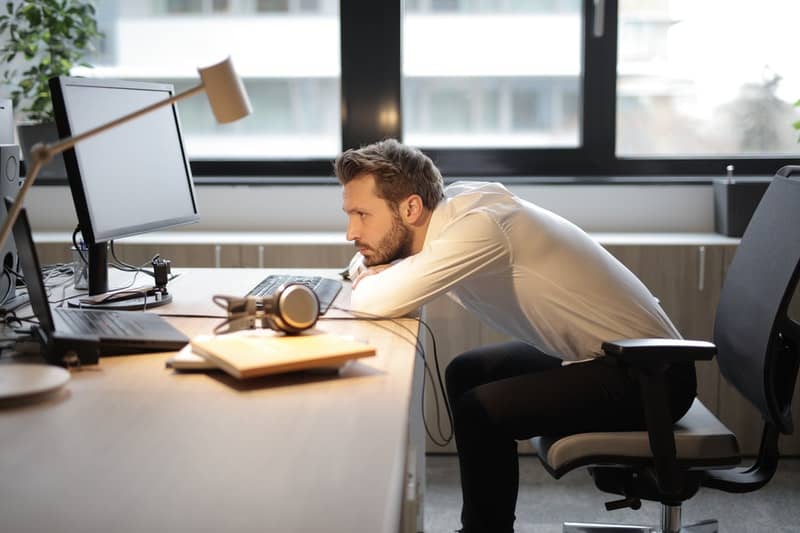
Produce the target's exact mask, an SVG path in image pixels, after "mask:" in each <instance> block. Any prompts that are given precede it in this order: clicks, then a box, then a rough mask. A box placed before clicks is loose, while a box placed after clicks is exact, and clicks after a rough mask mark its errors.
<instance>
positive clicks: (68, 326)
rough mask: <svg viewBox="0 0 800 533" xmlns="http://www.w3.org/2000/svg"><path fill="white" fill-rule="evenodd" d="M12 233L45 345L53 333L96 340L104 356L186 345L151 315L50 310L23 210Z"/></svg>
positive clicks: (177, 332)
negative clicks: (89, 337) (95, 338)
mask: <svg viewBox="0 0 800 533" xmlns="http://www.w3.org/2000/svg"><path fill="white" fill-rule="evenodd" d="M11 203H12V202H11V200H10V199H8V198H6V207H7V208H10V207H11ZM13 232H14V240H15V242H16V245H17V253H18V255H19V261H20V264H21V266H22V276H23V278H24V279H25V285H27V287H28V297H29V298H30V304H31V308H33V313H34V315H36V318H37V319H39V326H38V328H39V330H40V332H41V333H42V334H43V335H44V339H45V342H49V340H50V339H51V338H52V335H53V333H56V332H57V333H59V334H60V335H75V336H91V337H97V338H98V339H99V342H100V346H99V349H100V353H102V354H103V355H113V354H123V353H141V352H164V351H175V350H180V349H181V348H182V347H183V346H185V345H186V343H188V342H189V338H188V337H186V335H184V334H183V333H181V332H180V331H178V330H177V329H175V328H174V327H173V326H172V325H170V324H169V323H168V322H167V321H166V320H164V319H163V318H162V317H160V316H158V315H156V314H153V313H145V312H140V311H104V310H89V309H62V308H55V309H50V304H49V302H48V301H47V290H46V288H45V285H44V280H43V279H42V273H41V269H40V265H39V257H38V255H37V254H36V248H35V247H34V244H33V235H32V233H31V226H30V223H29V221H28V216H27V213H26V211H25V209H22V210H20V213H19V217H18V218H17V220H16V222H15V223H14V229H13Z"/></svg>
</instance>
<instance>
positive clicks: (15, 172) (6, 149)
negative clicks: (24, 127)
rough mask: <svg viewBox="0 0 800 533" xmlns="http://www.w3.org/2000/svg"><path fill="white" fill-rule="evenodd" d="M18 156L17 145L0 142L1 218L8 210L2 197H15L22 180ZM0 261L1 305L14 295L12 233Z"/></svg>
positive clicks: (15, 266) (14, 251) (15, 255)
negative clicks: (0, 263)
mask: <svg viewBox="0 0 800 533" xmlns="http://www.w3.org/2000/svg"><path fill="white" fill-rule="evenodd" d="M19 157H20V151H19V146H18V145H16V144H0V217H2V219H3V220H5V218H6V216H8V212H7V211H6V204H5V202H4V201H2V198H5V197H9V198H16V196H17V191H19V188H20V187H22V182H23V181H24V178H21V177H20V175H19ZM0 261H2V271H0V305H2V304H5V303H6V302H8V301H9V300H13V299H14V297H15V296H16V277H15V276H13V275H12V274H10V273H9V271H11V272H17V271H18V270H19V268H18V267H19V265H18V261H19V260H18V258H17V247H16V245H15V244H14V237H13V236H12V235H9V236H8V240H6V242H5V244H3V247H2V248H0Z"/></svg>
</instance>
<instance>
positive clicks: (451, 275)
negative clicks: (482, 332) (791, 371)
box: [335, 140, 696, 533]
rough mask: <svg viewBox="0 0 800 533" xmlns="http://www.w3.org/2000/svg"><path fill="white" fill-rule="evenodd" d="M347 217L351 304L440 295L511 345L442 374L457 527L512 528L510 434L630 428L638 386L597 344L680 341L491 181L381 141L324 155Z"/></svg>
mask: <svg viewBox="0 0 800 533" xmlns="http://www.w3.org/2000/svg"><path fill="white" fill-rule="evenodd" d="M335 169H336V176H337V177H338V179H339V181H340V182H341V184H342V185H343V193H342V197H343V209H344V211H345V213H347V216H348V226H347V239H348V240H350V241H353V242H354V243H355V245H356V247H357V248H358V253H357V254H356V256H355V257H354V258H353V261H352V262H351V265H350V275H351V279H353V289H354V290H353V294H352V309H353V310H354V311H361V312H366V313H370V314H373V315H381V316H400V315H403V314H405V313H408V312H409V311H412V310H414V309H416V308H417V307H419V306H421V305H423V304H424V303H426V302H428V301H430V300H432V299H434V298H436V297H437V296H440V295H442V294H447V295H448V296H449V297H450V298H452V299H453V300H455V301H456V302H458V303H459V304H460V305H461V306H463V307H464V308H466V309H468V310H470V311H471V312H473V313H475V314H476V315H477V316H478V317H480V319H481V320H483V321H484V322H485V323H487V324H489V325H490V326H493V327H494V328H496V329H498V330H499V331H502V332H505V333H507V334H509V335H511V336H512V337H513V338H514V339H516V340H515V341H514V342H509V343H504V344H500V345H495V346H486V347H483V348H479V349H476V350H473V351H470V352H467V353H464V354H461V355H459V356H458V357H456V358H455V359H454V360H453V361H452V363H451V364H450V365H449V366H448V368H447V371H446V384H447V385H446V386H447V394H448V397H449V399H450V403H451V405H452V409H453V418H454V431H455V438H456V446H457V448H458V459H459V465H460V471H461V488H462V495H463V506H462V512H461V521H462V527H463V529H462V531H465V532H478V531H480V532H484V531H487V532H488V531H491V532H493V533H501V532H506V531H513V524H514V508H515V505H516V497H517V486H518V461H517V440H519V439H528V438H531V437H533V436H536V435H542V434H559V433H573V432H584V431H604V430H605V431H614V430H626V429H643V428H644V413H643V411H642V406H641V398H640V394H639V389H638V386H637V384H636V382H634V381H633V380H632V379H631V378H630V376H629V375H628V372H627V370H626V369H625V368H623V367H620V366H616V365H614V364H612V363H610V362H608V361H609V360H607V359H605V358H604V357H602V352H601V343H602V342H603V341H608V340H615V339H621V338H638V337H661V338H680V334H679V333H678V331H677V330H676V329H675V327H674V326H673V325H672V323H671V322H670V320H669V318H667V316H666V315H665V313H664V311H663V310H662V309H661V307H660V306H659V304H658V301H657V300H656V299H655V298H654V297H653V296H652V295H651V294H650V292H649V291H648V290H647V288H646V287H645V286H644V285H643V284H642V283H641V282H640V281H639V280H638V279H637V278H636V276H634V275H633V274H632V273H631V272H630V271H629V270H628V269H626V268H625V267H624V266H623V265H622V264H621V263H619V261H617V260H616V259H615V258H614V257H612V256H611V254H609V253H608V252H607V251H606V250H605V249H603V248H602V247H601V246H600V245H598V244H597V243H596V242H595V241H594V240H592V238H591V237H589V236H588V235H587V234H586V233H584V232H583V231H582V230H581V229H579V228H578V227H577V226H575V225H574V224H572V223H570V222H569V221H567V220H565V219H563V218H561V217H560V216H558V215H556V214H554V213H551V212H549V211H547V210H545V209H542V208H541V207H538V206H536V205H534V204H532V203H530V202H527V201H525V200H522V199H520V198H518V197H516V196H514V195H513V194H511V193H510V192H509V191H508V190H507V189H506V188H505V187H503V186H502V185H500V184H498V183H480V182H457V183H454V184H452V185H450V186H449V187H447V188H446V189H444V188H443V181H442V176H441V174H440V173H439V171H438V169H437V168H436V166H435V165H434V164H433V162H432V161H431V160H430V159H429V158H428V157H427V156H425V155H424V154H423V153H421V152H420V151H418V150H416V149H414V148H410V147H407V146H404V145H402V144H400V143H398V142H397V141H394V140H387V141H383V142H379V143H375V144H372V145H370V146H366V147H364V148H361V149H358V150H348V151H346V152H344V153H343V154H341V155H340V156H339V157H338V158H337V160H336V164H335ZM668 376H669V386H670V391H671V409H672V415H673V418H674V419H675V420H677V419H678V418H680V417H681V416H683V414H684V413H685V412H686V411H687V410H688V408H689V406H690V405H691V403H692V400H693V398H694V396H695V388H696V381H695V372H694V366H693V365H692V364H689V365H684V366H675V367H674V368H672V369H670V370H669V371H668Z"/></svg>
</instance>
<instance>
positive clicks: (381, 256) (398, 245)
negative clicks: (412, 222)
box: [342, 174, 412, 266]
mask: <svg viewBox="0 0 800 533" xmlns="http://www.w3.org/2000/svg"><path fill="white" fill-rule="evenodd" d="M342 200H343V202H342V209H343V210H344V212H345V213H347V218H348V222H347V240H348V241H353V243H354V244H355V245H356V248H358V251H359V252H361V255H363V256H364V264H366V265H367V266H375V265H383V264H387V263H390V262H392V261H394V260H395V259H399V258H402V257H407V256H409V255H410V254H411V252H410V250H411V241H412V235H411V229H410V228H409V227H408V226H406V224H405V223H404V222H403V220H402V218H401V217H400V213H399V212H398V210H396V209H392V206H390V205H389V202H387V201H386V200H384V199H383V198H379V197H378V195H377V194H376V191H375V178H374V177H373V176H372V175H371V174H365V175H364V176H361V177H358V178H356V179H354V180H352V181H350V182H349V183H348V184H347V185H345V186H344V189H343V191H342Z"/></svg>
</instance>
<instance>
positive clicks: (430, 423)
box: [423, 296, 532, 453]
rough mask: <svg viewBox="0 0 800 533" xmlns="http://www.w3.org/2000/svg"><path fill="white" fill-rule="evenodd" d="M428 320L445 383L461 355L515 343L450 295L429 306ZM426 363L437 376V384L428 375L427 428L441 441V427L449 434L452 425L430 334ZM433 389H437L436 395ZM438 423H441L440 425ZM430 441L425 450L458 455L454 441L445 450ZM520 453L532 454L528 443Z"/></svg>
mask: <svg viewBox="0 0 800 533" xmlns="http://www.w3.org/2000/svg"><path fill="white" fill-rule="evenodd" d="M424 320H425V322H426V323H427V324H428V326H430V328H431V330H432V331H433V335H434V338H435V341H436V357H437V359H438V371H439V372H441V376H442V382H444V371H445V368H447V365H448V364H450V361H452V360H453V359H454V358H455V357H456V356H457V355H459V354H461V353H464V352H466V351H468V350H471V349H473V348H478V347H481V346H486V345H488V344H497V343H501V342H506V341H510V340H512V339H511V337H509V336H507V335H504V334H503V333H499V332H497V331H496V330H494V329H493V328H490V327H489V326H487V325H485V324H483V323H482V322H481V321H480V320H478V319H477V318H475V316H474V315H473V314H472V313H469V312H468V311H466V310H464V308H462V307H461V306H459V305H458V304H456V303H455V302H453V301H452V300H451V299H450V298H448V297H446V296H443V297H441V298H437V299H436V300H434V301H433V302H431V303H429V304H426V305H425V312H424ZM425 360H426V362H427V364H428V367H429V368H430V370H431V373H432V374H433V381H434V382H433V383H432V382H431V376H430V375H427V376H425V382H424V386H425V395H424V405H423V410H424V413H425V420H426V421H427V427H428V429H429V430H430V431H431V432H432V433H433V434H434V436H435V437H436V439H437V440H438V439H439V438H440V436H439V429H438V427H439V426H441V428H442V431H443V432H444V433H445V434H446V433H447V432H448V431H449V429H450V426H449V422H448V420H447V414H446V412H445V407H444V400H443V395H444V394H445V392H444V391H442V390H440V389H439V380H438V379H437V378H436V372H437V365H436V361H435V360H434V352H433V343H432V341H431V338H430V335H428V334H427V333H426V335H425ZM432 387H436V391H435V392H434V389H433V388H432ZM437 397H438V413H437V403H436V399H437ZM437 420H439V421H440V422H441V423H440V424H437V422H436V421H437ZM426 442H427V445H426V448H425V449H426V451H427V452H429V453H445V452H452V453H455V451H456V447H455V443H454V442H451V443H450V444H448V445H447V446H445V447H442V446H438V445H436V444H435V443H434V442H433V441H432V440H431V439H430V437H427V438H426ZM520 451H521V452H523V453H526V452H531V451H532V450H531V448H530V447H529V444H528V443H527V441H524V442H522V443H520Z"/></svg>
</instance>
